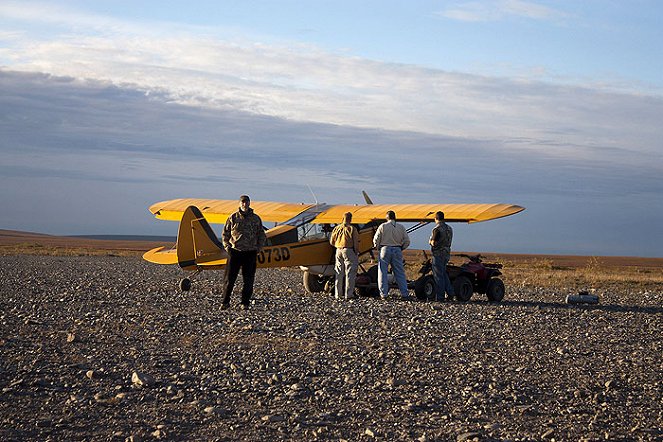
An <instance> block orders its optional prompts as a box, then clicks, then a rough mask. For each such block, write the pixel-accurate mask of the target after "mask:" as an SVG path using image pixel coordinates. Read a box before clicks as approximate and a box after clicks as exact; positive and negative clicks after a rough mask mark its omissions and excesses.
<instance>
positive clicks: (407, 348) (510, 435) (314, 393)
mask: <svg viewBox="0 0 663 442" xmlns="http://www.w3.org/2000/svg"><path fill="white" fill-rule="evenodd" d="M180 277H181V273H180V271H179V270H178V269H176V268H173V267H167V266H156V265H152V264H149V263H145V262H143V261H142V260H140V258H124V257H123V258H119V257H104V258H98V257H75V258H70V257H66V258H60V257H30V256H20V257H1V258H0V294H1V296H0V314H1V316H0V324H1V325H0V327H1V328H0V330H1V331H2V333H1V335H0V356H1V360H0V388H1V393H0V439H2V440H40V441H43V440H120V441H122V440H133V441H136V440H154V439H163V440H187V441H188V440H256V441H263V440H348V441H361V440H367V441H368V440H407V441H416V440H419V441H424V440H442V441H446V440H451V441H459V440H481V441H484V440H486V441H492V440H495V441H506V440H513V441H518V440H573V441H578V440H604V439H609V440H662V439H663V432H662V430H661V428H662V427H663V405H662V402H663V382H662V378H663V375H662V373H663V370H662V358H661V355H662V354H663V351H662V350H663V342H662V340H661V330H663V327H662V325H663V308H662V305H663V302H662V301H663V293H662V290H663V289H661V288H659V290H658V291H656V290H654V291H650V292H645V293H643V292H637V291H636V292H629V290H628V289H627V288H615V287H611V288H610V289H609V291H607V289H606V291H604V292H602V291H601V290H600V288H599V293H600V295H601V303H600V304H599V305H598V306H568V305H566V304H564V298H565V296H566V295H567V294H568V293H566V292H563V289H560V290H559V291H555V290H553V289H536V290H532V289H529V290H524V289H514V288H509V287H507V295H506V297H505V301H503V302H502V303H499V304H490V303H487V302H486V301H484V299H477V300H476V301H472V302H469V303H445V304H440V303H425V302H404V301H400V300H396V299H393V300H389V301H381V300H379V299H359V300H357V301H352V302H345V301H335V300H334V299H332V297H330V296H328V295H320V296H308V295H306V294H305V293H304V290H303V288H302V285H301V282H300V281H301V273H300V272H298V271H293V270H259V271H258V275H257V281H256V293H255V304H254V305H253V306H252V308H251V309H250V310H249V311H246V312H245V311H242V310H240V309H239V308H237V303H238V301H239V296H238V290H237V289H238V288H236V295H235V297H234V298H233V306H232V307H231V309H230V310H226V311H221V310H220V308H219V307H220V305H221V299H220V290H219V287H220V284H221V279H222V274H221V272H205V273H203V274H201V275H199V276H198V277H197V279H195V281H194V287H193V290H192V291H191V292H189V293H186V294H182V293H179V291H178V290H177V289H176V284H177V281H178V279H179V278H180ZM240 279H241V278H240ZM392 293H394V294H395V291H394V292H392ZM482 298H483V297H482Z"/></svg>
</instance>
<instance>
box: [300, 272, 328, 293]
mask: <svg viewBox="0 0 663 442" xmlns="http://www.w3.org/2000/svg"><path fill="white" fill-rule="evenodd" d="M326 282H327V281H326V278H325V277H324V276H322V275H316V274H315V273H310V272H308V271H304V289H305V290H306V292H307V293H319V292H322V291H323V290H324V289H325V283H326Z"/></svg>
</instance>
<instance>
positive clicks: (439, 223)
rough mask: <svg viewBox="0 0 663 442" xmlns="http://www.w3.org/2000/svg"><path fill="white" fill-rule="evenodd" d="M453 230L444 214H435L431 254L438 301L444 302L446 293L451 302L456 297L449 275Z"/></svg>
mask: <svg viewBox="0 0 663 442" xmlns="http://www.w3.org/2000/svg"><path fill="white" fill-rule="evenodd" d="M453 235H454V232H453V229H452V228H451V226H450V225H448V224H447V223H445V222H444V212H436V213H435V227H433V231H432V232H431V235H430V240H428V243H429V244H430V248H431V253H432V254H433V260H432V261H433V262H432V264H433V279H434V280H435V292H436V293H435V298H436V299H437V300H438V301H444V293H445V292H446V293H447V300H448V301H451V300H452V299H453V297H454V289H453V286H452V285H451V281H450V280H449V275H448V274H447V264H448V263H449V259H450V258H451V240H452V239H453Z"/></svg>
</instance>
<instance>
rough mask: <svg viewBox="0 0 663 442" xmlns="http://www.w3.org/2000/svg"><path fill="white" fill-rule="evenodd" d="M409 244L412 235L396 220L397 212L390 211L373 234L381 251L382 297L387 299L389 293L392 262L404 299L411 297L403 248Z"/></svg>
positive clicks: (380, 280) (377, 247)
mask: <svg viewBox="0 0 663 442" xmlns="http://www.w3.org/2000/svg"><path fill="white" fill-rule="evenodd" d="M409 245H410V237H409V236H408V234H407V231H406V230H405V227H403V226H402V225H401V224H398V223H397V222H396V214H395V213H394V211H393V210H390V211H388V212H387V221H386V222H384V223H382V224H380V227H378V230H377V231H376V232H375V236H373V246H374V247H375V248H376V249H378V252H379V259H378V288H379V289H380V296H382V299H387V295H388V294H389V279H388V269H389V265H390V264H391V269H392V271H393V272H394V277H395V278H396V282H397V283H398V289H399V290H400V292H401V296H402V297H403V299H410V296H409V294H408V291H407V280H406V279H405V268H404V267H403V250H405V249H407V248H408V246H409Z"/></svg>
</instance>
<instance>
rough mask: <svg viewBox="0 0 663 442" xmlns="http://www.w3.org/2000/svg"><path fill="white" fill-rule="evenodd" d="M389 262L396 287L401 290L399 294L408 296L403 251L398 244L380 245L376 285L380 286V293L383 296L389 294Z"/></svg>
mask: <svg viewBox="0 0 663 442" xmlns="http://www.w3.org/2000/svg"><path fill="white" fill-rule="evenodd" d="M389 264H391V269H392V270H393V272H394V277H395V278H396V282H397V283H398V289H399V290H400V291H401V296H403V297H406V296H408V292H407V280H406V279H405V268H404V267H403V251H402V250H401V248H400V247H398V246H382V247H380V257H379V259H378V287H379V288H380V295H381V296H382V297H383V298H386V297H387V295H388V294H389V279H388V273H387V271H388V268H389Z"/></svg>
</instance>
